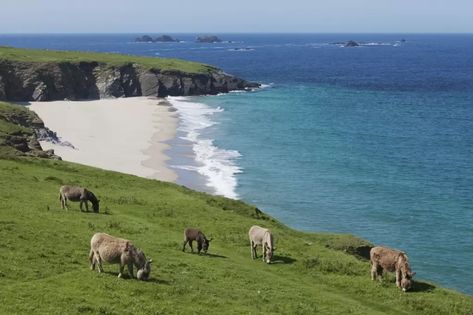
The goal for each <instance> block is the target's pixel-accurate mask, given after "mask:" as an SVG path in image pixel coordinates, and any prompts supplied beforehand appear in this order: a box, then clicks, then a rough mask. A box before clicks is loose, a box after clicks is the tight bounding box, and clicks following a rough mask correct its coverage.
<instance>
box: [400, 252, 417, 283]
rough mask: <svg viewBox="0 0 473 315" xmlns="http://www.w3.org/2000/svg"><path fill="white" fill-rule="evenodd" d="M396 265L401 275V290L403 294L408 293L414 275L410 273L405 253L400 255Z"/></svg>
mask: <svg viewBox="0 0 473 315" xmlns="http://www.w3.org/2000/svg"><path fill="white" fill-rule="evenodd" d="M398 264H399V265H398V266H399V269H400V270H401V274H402V279H401V289H402V291H404V292H406V291H409V290H410V289H411V288H412V278H413V277H414V276H415V274H416V273H415V272H412V271H411V267H410V266H409V261H408V258H407V255H406V254H405V253H402V254H401V255H400V257H399V261H398Z"/></svg>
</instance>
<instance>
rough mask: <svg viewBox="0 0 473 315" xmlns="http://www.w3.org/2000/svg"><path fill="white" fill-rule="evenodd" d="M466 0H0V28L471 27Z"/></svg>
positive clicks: (472, 4) (471, 7)
mask: <svg viewBox="0 0 473 315" xmlns="http://www.w3.org/2000/svg"><path fill="white" fill-rule="evenodd" d="M472 14H473V0H449V1H447V0H323V1H320V0H291V1H280V0H273V1H268V0H238V1H234V2H233V1H228V0H227V1H223V0H219V1H217V0H197V1H196V0H165V1H159V0H129V1H124V0H1V3H0V33H4V34H5V33H69V32H72V33H124V32H125V33H144V32H149V33H179V32H181V33H186V32H189V33H199V32H200V33H202V32H212V33H227V32H233V33H239V32H256V33H262V32H309V33H326V32H329V33H331V32H335V33H346V32H353V33H357V32H361V33H366V32H368V33H392V32H394V33H425V32H427V33H465V32H466V33H472V32H473V15H472Z"/></svg>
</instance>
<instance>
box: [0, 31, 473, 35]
mask: <svg viewBox="0 0 473 315" xmlns="http://www.w3.org/2000/svg"><path fill="white" fill-rule="evenodd" d="M137 34H182V35H204V34H205V35H208V34H217V35H291V34H293V35H337V34H340V35H345V34H355V35H357V34H358V35H473V31H472V32H38V33H35V32H11V33H0V36H2V35H137Z"/></svg>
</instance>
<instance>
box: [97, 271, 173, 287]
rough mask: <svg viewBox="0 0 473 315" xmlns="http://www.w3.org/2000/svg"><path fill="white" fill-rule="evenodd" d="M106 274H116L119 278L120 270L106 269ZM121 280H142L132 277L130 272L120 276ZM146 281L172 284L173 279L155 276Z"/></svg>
mask: <svg viewBox="0 0 473 315" xmlns="http://www.w3.org/2000/svg"><path fill="white" fill-rule="evenodd" d="M103 273H104V274H107V275H111V276H114V277H116V278H117V279H118V272H113V271H104V272H103ZM120 280H132V281H133V280H135V281H140V280H138V279H136V278H135V277H133V278H132V277H130V275H128V273H124V274H123V276H122V277H121V278H120ZM144 282H150V283H156V284H165V285H171V281H169V280H164V279H156V278H154V277H151V278H149V279H148V280H146V281H144Z"/></svg>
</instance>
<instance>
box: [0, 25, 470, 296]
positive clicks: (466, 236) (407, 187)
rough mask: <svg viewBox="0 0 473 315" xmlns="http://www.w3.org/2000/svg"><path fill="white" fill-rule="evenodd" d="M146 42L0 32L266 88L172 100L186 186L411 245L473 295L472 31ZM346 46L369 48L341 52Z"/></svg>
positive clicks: (14, 40)
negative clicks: (193, 66) (172, 64)
mask: <svg viewBox="0 0 473 315" xmlns="http://www.w3.org/2000/svg"><path fill="white" fill-rule="evenodd" d="M139 35H143V34H120V35H110V34H108V35H107V34H104V35H0V45H11V46H16V47H28V48H48V49H66V50H90V51H101V52H117V53H126V54H136V55H146V56H159V57H176V58H183V59H188V60H194V61H200V62H205V63H209V64H213V65H216V66H218V67H221V68H223V69H224V70H225V71H226V72H228V73H232V74H235V75H237V76H240V77H242V78H245V79H248V80H254V81H258V82H261V83H263V88H261V89H259V90H255V91H252V92H243V93H241V92H240V93H229V94H225V95H218V96H201V97H185V98H182V97H176V98H170V101H171V102H172V103H173V105H174V107H176V109H177V113H178V114H179V115H180V118H181V123H180V125H179V130H178V134H177V137H176V139H175V140H173V142H172V144H173V147H172V149H171V150H170V151H169V154H170V155H171V156H172V159H171V161H170V165H171V166H172V167H173V168H174V169H175V170H176V171H177V172H178V173H179V174H180V176H181V177H180V182H179V183H181V184H185V185H188V186H190V187H192V188H196V189H200V190H203V191H208V192H211V193H217V194H222V195H225V196H228V197H231V198H239V199H242V200H244V201H247V202H250V203H253V204H255V205H257V206H258V207H259V208H261V209H263V210H264V211H266V212H267V213H269V214H271V215H272V216H274V217H276V218H277V219H279V220H280V221H282V222H284V223H285V224H288V225H289V226H291V227H294V228H297V229H301V230H306V231H327V232H340V233H351V234H354V235H357V236H360V237H362V238H365V239H368V240H370V241H371V242H373V243H375V244H382V245H387V246H390V247H394V248H398V249H402V250H404V251H406V252H407V253H408V255H409V257H410V261H411V265H412V268H413V270H414V271H416V272H417V276H416V277H418V278H421V279H429V280H432V281H434V282H436V283H439V284H441V285H443V286H446V287H449V288H454V289H458V290H460V291H463V292H466V293H469V294H473V272H472V271H473V266H472V261H473V159H472V157H473V35H435V34H431V35H425V34H424V35H422V34H408V35H407V34H389V35H388V34H386V35H383V34H218V35H219V36H220V37H221V38H222V39H223V40H224V42H222V43H215V44H198V43H195V42H194V38H195V36H196V34H171V35H173V36H174V37H176V38H179V39H181V40H183V42H181V43H135V42H134V38H135V37H137V36H139ZM151 35H154V34H151ZM347 40H355V41H358V42H360V43H361V44H362V45H361V46H360V47H354V48H345V47H341V45H339V44H336V43H337V42H341V41H347ZM367 276H368V272H367Z"/></svg>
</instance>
